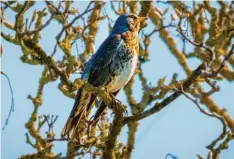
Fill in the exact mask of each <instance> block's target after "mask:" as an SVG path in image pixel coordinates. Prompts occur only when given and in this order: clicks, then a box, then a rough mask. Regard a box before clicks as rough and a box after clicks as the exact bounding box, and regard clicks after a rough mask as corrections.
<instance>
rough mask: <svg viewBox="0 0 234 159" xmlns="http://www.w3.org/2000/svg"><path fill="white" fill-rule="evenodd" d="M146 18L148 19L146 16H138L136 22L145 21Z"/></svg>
mask: <svg viewBox="0 0 234 159" xmlns="http://www.w3.org/2000/svg"><path fill="white" fill-rule="evenodd" d="M147 19H148V18H147V17H138V18H137V22H138V23H140V22H142V21H145V20H147Z"/></svg>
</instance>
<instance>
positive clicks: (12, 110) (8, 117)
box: [1, 71, 15, 130]
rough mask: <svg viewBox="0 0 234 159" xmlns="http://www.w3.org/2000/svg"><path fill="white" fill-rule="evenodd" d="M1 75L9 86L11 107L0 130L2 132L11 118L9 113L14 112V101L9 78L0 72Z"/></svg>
mask: <svg viewBox="0 0 234 159" xmlns="http://www.w3.org/2000/svg"><path fill="white" fill-rule="evenodd" d="M1 74H2V75H3V76H5V77H6V79H7V82H8V85H9V88H10V92H11V107H10V111H9V113H8V116H7V118H6V121H5V124H4V126H3V128H2V130H4V129H5V127H6V126H7V125H8V122H9V120H10V117H11V113H12V112H14V109H15V108H14V107H15V101H14V94H13V89H12V86H11V81H10V78H9V77H8V76H7V74H5V73H4V72H2V71H1Z"/></svg>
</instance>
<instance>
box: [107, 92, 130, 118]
mask: <svg viewBox="0 0 234 159" xmlns="http://www.w3.org/2000/svg"><path fill="white" fill-rule="evenodd" d="M110 96H111V98H112V108H113V112H117V111H118V110H119V107H120V106H121V104H122V102H121V101H120V100H118V99H117V98H115V96H114V95H113V94H112V93H110ZM124 113H125V115H126V116H127V115H128V111H127V110H125V111H124Z"/></svg>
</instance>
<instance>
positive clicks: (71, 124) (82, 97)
mask: <svg viewBox="0 0 234 159" xmlns="http://www.w3.org/2000/svg"><path fill="white" fill-rule="evenodd" d="M94 100H95V97H94V96H93V95H91V93H89V92H87V91H85V90H80V91H78V93H77V96H76V101H75V104H74V106H73V109H72V111H71V114H70V116H69V118H68V120H67V122H66V124H65V126H64V128H63V130H62V135H61V136H62V138H64V137H65V136H67V137H68V139H73V135H74V133H75V130H76V128H77V126H78V124H79V122H80V120H81V118H82V117H83V116H86V112H87V110H88V109H89V108H90V105H92V103H93V101H94Z"/></svg>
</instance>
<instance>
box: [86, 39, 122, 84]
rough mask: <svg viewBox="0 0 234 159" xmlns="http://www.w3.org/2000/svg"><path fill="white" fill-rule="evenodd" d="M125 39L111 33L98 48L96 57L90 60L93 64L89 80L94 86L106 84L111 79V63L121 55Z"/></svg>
mask: <svg viewBox="0 0 234 159" xmlns="http://www.w3.org/2000/svg"><path fill="white" fill-rule="evenodd" d="M123 45H124V41H123V39H122V38H121V36H120V35H111V36H110V37H108V38H107V39H106V40H105V41H104V43H103V44H102V45H101V46H100V48H99V49H98V50H97V52H96V54H95V55H94V57H93V58H92V59H91V60H90V61H91V62H90V63H91V65H90V64H88V65H90V66H88V67H90V68H89V70H88V71H87V72H89V77H88V82H89V83H90V84H92V85H94V86H105V85H107V84H108V83H107V82H108V80H109V79H110V76H111V75H110V72H111V70H110V69H111V65H112V63H113V62H114V61H115V59H116V57H117V56H119V52H120V49H121V47H122V46H123Z"/></svg>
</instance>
